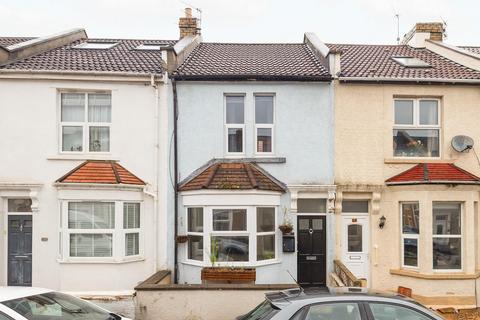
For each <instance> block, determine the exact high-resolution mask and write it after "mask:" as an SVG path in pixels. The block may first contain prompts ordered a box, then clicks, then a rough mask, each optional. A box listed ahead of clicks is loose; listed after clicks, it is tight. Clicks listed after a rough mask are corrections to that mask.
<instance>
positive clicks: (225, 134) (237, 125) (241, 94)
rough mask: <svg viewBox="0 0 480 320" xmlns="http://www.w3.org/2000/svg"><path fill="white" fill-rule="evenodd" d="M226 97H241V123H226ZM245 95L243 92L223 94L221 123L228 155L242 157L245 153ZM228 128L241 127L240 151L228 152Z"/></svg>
mask: <svg viewBox="0 0 480 320" xmlns="http://www.w3.org/2000/svg"><path fill="white" fill-rule="evenodd" d="M227 97H242V98H243V124H241V123H227ZM246 100H247V99H246V95H245V94H244V93H225V94H224V95H223V105H224V107H223V110H224V112H223V114H224V115H223V123H224V126H225V129H224V130H225V132H224V139H225V154H226V155H227V156H229V157H242V156H244V155H245V149H246V145H245V141H246V139H245V135H246V132H245V122H246V119H247V118H246V116H247V112H246V109H247V106H246ZM228 129H242V152H230V151H228Z"/></svg>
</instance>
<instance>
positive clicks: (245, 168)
mask: <svg viewBox="0 0 480 320" xmlns="http://www.w3.org/2000/svg"><path fill="white" fill-rule="evenodd" d="M199 171H200V172H199V173H197V174H194V176H193V177H192V178H190V179H188V180H187V181H185V182H183V183H181V184H180V187H179V190H180V191H190V190H200V189H222V190H248V189H258V190H268V191H277V192H285V188H284V186H283V185H282V184H281V183H280V182H278V181H276V180H275V179H274V178H273V177H271V176H269V175H268V173H266V172H265V171H263V170H262V169H261V168H260V167H258V166H257V165H255V164H253V163H249V162H214V163H211V164H210V165H208V166H207V167H206V168H205V169H203V170H202V169H200V170H199Z"/></svg>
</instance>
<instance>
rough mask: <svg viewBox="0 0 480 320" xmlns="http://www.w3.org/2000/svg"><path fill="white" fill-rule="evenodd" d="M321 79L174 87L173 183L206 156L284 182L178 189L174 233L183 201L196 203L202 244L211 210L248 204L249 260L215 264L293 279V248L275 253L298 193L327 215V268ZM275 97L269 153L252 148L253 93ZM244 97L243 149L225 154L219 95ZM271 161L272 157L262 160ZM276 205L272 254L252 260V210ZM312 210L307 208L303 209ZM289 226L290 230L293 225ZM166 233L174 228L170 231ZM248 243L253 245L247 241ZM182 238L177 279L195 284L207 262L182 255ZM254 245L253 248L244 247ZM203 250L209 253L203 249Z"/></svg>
mask: <svg viewBox="0 0 480 320" xmlns="http://www.w3.org/2000/svg"><path fill="white" fill-rule="evenodd" d="M331 90H332V88H331V86H330V83H328V82H324V83H322V82H253V81H252V82H245V81H244V82H241V81H239V82H207V81H204V82H202V81H180V82H177V91H178V170H179V181H182V180H185V179H186V178H188V177H189V175H191V174H192V173H193V172H194V171H195V170H197V169H198V168H200V167H202V166H203V165H205V164H206V163H207V162H208V161H210V160H212V159H223V158H227V159H231V160H235V159H236V160H248V161H250V160H254V161H256V162H257V164H258V165H259V166H260V167H261V168H263V169H264V170H266V171H267V172H268V173H269V174H271V176H273V177H274V178H276V179H278V180H279V181H281V182H282V183H284V184H285V185H286V186H287V189H288V191H287V192H286V193H278V192H265V191H260V190H248V191H238V190H220V191H215V190H198V191H185V192H180V195H179V219H178V234H180V235H184V234H186V233H187V227H186V224H187V213H186V210H187V208H188V207H203V210H204V211H203V212H204V215H205V219H204V228H205V231H204V243H205V244H206V243H208V241H209V239H210V235H209V234H208V233H209V232H210V231H209V230H211V228H209V227H207V226H206V225H205V224H210V223H211V216H210V215H211V214H210V213H211V210H213V209H214V208H243V209H246V210H247V215H248V219H247V220H248V225H249V229H248V230H249V239H250V243H249V245H250V252H249V255H250V259H249V261H248V262H241V263H238V262H227V263H217V264H218V265H228V266H250V267H255V268H256V283H257V284H275V283H280V284H282V283H283V284H285V283H292V282H293V279H292V277H291V276H290V275H289V273H291V275H292V276H293V277H297V254H296V250H295V252H292V253H284V252H282V233H281V232H280V230H279V229H278V226H279V225H280V224H282V223H283V221H284V219H285V218H284V213H285V212H287V214H286V217H287V219H288V220H290V221H291V222H292V223H293V224H294V226H295V228H296V220H297V215H298V214H299V213H298V212H297V199H302V198H318V199H324V200H325V210H324V211H323V213H314V215H327V245H326V246H327V263H326V265H327V274H328V273H329V272H330V271H331V268H332V261H333V252H334V243H335V236H334V230H335V228H334V225H333V222H334V219H333V216H332V212H333V201H334V196H335V187H334V186H333V179H334V178H333V152H334V150H333V105H332V91H331ZM265 94H269V95H273V96H274V123H273V132H274V133H273V148H272V149H273V152H272V153H271V154H268V155H259V154H257V153H256V150H255V146H256V137H255V121H254V114H255V113H254V112H255V111H254V104H255V103H254V97H255V96H256V95H265ZM226 95H241V96H243V97H244V109H245V114H244V120H245V121H244V125H243V130H244V131H243V132H244V135H243V141H244V142H243V146H244V147H243V151H244V152H243V153H242V154H240V155H232V154H228V153H227V152H226V138H225V135H226V134H225V130H226V125H225V121H224V120H225V96H226ZM265 161H273V162H275V161H276V162H277V163H265ZM259 206H273V207H275V208H276V221H275V224H276V225H275V253H276V255H275V258H274V259H271V260H268V261H256V259H255V254H254V253H255V252H256V251H255V250H256V242H255V239H256V234H255V231H254V229H255V222H252V221H253V220H254V219H255V213H254V212H255V208H256V207H259ZM309 214H311V213H309ZM295 230H296V229H295ZM171 232H172V234H173V230H172V231H171ZM252 241H253V243H252ZM187 246H188V245H187V244H183V243H179V244H178V271H179V274H178V275H179V278H178V280H179V283H200V282H201V278H200V274H201V272H200V271H201V268H202V267H208V266H211V262H210V260H209V257H208V256H209V253H208V252H204V258H203V261H192V260H189V259H188V253H187ZM252 250H253V253H252V252H251V251H252ZM205 251H208V250H207V249H205Z"/></svg>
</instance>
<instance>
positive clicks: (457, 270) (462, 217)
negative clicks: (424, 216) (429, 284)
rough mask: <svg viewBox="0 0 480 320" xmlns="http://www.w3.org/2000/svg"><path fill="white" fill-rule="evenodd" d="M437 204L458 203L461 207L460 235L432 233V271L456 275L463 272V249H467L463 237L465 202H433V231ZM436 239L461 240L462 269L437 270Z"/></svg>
mask: <svg viewBox="0 0 480 320" xmlns="http://www.w3.org/2000/svg"><path fill="white" fill-rule="evenodd" d="M435 202H438V203H456V204H459V205H460V234H459V235H458V234H448V235H447V234H433V232H432V261H431V263H432V270H433V272H438V273H449V272H452V273H455V272H463V261H464V259H465V254H464V250H463V248H464V247H465V243H464V242H465V241H464V237H463V234H464V223H463V221H464V212H465V210H464V202H462V201H433V202H432V212H431V214H432V230H433V205H434V203H435ZM435 238H440V239H442V238H451V239H460V254H461V259H460V268H458V269H435V267H434V265H433V239H435Z"/></svg>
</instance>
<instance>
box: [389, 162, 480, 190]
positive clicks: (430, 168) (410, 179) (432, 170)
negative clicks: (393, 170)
mask: <svg viewBox="0 0 480 320" xmlns="http://www.w3.org/2000/svg"><path fill="white" fill-rule="evenodd" d="M385 183H386V184H387V185H409V184H480V178H479V177H477V176H476V175H474V174H472V173H470V172H468V171H466V170H463V169H461V168H459V167H457V166H456V165H454V164H453V163H420V164H417V165H415V166H414V167H413V168H410V169H408V170H406V171H404V172H402V173H400V174H397V175H396V176H393V177H391V178H390V179H387V180H386V181H385Z"/></svg>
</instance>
